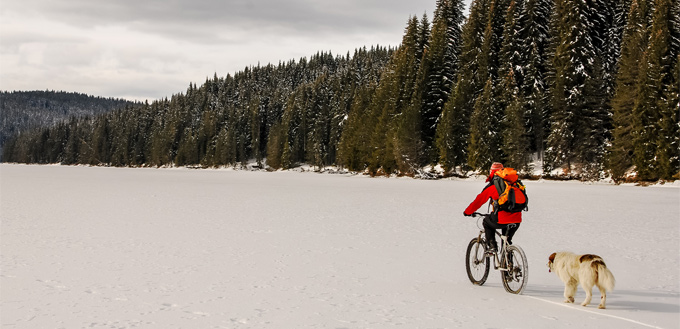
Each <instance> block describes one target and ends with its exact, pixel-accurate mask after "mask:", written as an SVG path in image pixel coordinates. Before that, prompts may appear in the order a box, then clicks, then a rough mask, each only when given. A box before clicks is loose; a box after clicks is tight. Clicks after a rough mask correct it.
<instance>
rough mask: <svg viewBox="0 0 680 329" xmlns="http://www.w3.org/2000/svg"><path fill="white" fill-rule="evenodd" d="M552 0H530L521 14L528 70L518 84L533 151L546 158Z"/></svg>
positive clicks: (524, 52) (526, 68)
mask: <svg viewBox="0 0 680 329" xmlns="http://www.w3.org/2000/svg"><path fill="white" fill-rule="evenodd" d="M552 10H553V1H552V0H527V1H526V3H525V6H524V9H523V11H522V17H523V19H522V20H521V21H520V24H521V26H522V33H521V35H522V36H521V39H522V40H524V48H523V49H524V50H523V51H522V53H523V54H525V60H524V61H525V63H526V67H525V68H524V74H523V79H522V80H523V82H522V83H521V84H519V86H520V88H521V91H522V95H523V96H522V97H523V98H524V102H525V106H526V111H527V113H528V116H529V126H528V128H527V132H528V134H529V136H530V140H529V142H530V145H531V148H530V149H531V150H532V151H534V152H537V153H538V155H539V156H540V157H542V156H543V151H544V145H545V142H546V136H547V135H548V119H549V110H548V101H547V97H546V94H547V89H548V85H547V82H546V72H547V68H546V66H547V62H548V58H547V57H548V55H547V52H548V51H547V48H548V39H549V37H550V33H549V32H550V31H549V30H550V13H551V12H552Z"/></svg>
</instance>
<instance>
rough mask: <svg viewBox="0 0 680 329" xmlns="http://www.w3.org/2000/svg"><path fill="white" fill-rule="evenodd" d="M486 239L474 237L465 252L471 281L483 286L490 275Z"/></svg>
mask: <svg viewBox="0 0 680 329" xmlns="http://www.w3.org/2000/svg"><path fill="white" fill-rule="evenodd" d="M485 252H486V250H485V248H484V240H483V239H482V240H480V239H478V238H474V239H472V241H470V243H469V244H468V247H467V251H466V252H465V270H466V271H467V275H468V278H469V279H470V282H472V284H474V285H478V286H481V285H483V284H484V282H486V279H487V278H488V277H489V263H490V262H489V258H488V257H486V255H485Z"/></svg>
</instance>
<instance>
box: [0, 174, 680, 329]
mask: <svg viewBox="0 0 680 329" xmlns="http://www.w3.org/2000/svg"><path fill="white" fill-rule="evenodd" d="M525 183H526V185H527V191H528V194H529V198H530V203H529V211H528V212H526V213H525V214H524V222H523V224H522V226H521V228H520V230H519V231H518V233H517V235H516V236H515V239H514V241H515V243H516V244H518V245H520V246H522V248H523V249H524V251H525V252H526V254H527V256H528V260H529V270H530V272H529V274H530V275H529V283H528V286H527V289H526V290H525V292H524V294H523V295H511V294H508V293H506V292H505V290H504V289H503V286H502V284H501V281H500V275H499V274H498V272H497V271H493V270H492V272H491V274H490V277H489V280H488V281H487V283H486V284H485V285H484V286H481V287H478V286H473V285H472V284H470V282H469V281H468V278H467V275H466V273H465V267H464V256H465V248H466V246H467V244H468V242H469V241H470V240H471V239H472V238H473V237H474V236H476V235H477V233H478V231H479V230H478V228H477V223H476V220H475V219H471V218H467V217H463V216H462V211H463V209H464V208H465V207H466V206H467V205H468V204H469V203H470V202H471V201H472V200H473V199H474V197H475V196H476V194H477V193H479V192H480V191H481V189H482V188H483V187H484V185H485V183H484V182H483V181H480V180H474V179H473V180H438V181H425V180H413V179H409V178H390V179H386V178H368V177H365V176H352V175H330V174H315V173H298V172H274V173H266V172H246V171H233V170H190V169H122V168H91V167H64V166H23V165H7V164H3V165H0V224H1V226H0V254H1V258H0V262H1V263H0V265H1V268H0V270H1V271H0V302H1V305H0V306H1V313H0V322H1V326H2V328H3V329H5V328H7V329H10V328H393V327H401V328H548V327H549V328H574V327H576V328H580V329H584V328H678V327H679V326H680V188H678V187H677V186H674V187H668V186H667V187H663V186H655V187H646V188H643V187H633V186H612V185H588V184H582V183H579V182H549V181H538V182H536V181H527V182H525ZM482 210H485V208H483V209H482ZM561 250H568V251H573V252H575V253H594V254H598V255H600V256H602V257H603V258H604V260H605V262H606V263H607V265H608V267H609V268H610V269H611V271H612V272H613V273H614V276H615V277H616V280H617V284H616V288H615V290H614V291H613V292H611V293H609V294H608V301H607V306H608V308H607V309H605V310H599V309H597V302H598V300H599V292H598V291H597V289H595V291H594V298H593V300H594V302H593V303H591V305H590V306H589V307H582V306H580V305H579V303H580V302H581V301H582V300H583V298H584V293H583V290H582V289H581V288H579V291H578V292H577V295H576V301H577V304H563V303H562V300H563V296H562V291H563V285H562V283H561V281H560V280H559V279H558V278H557V276H556V275H555V274H554V273H548V269H547V267H546V262H547V258H548V255H550V254H551V253H552V252H555V251H561Z"/></svg>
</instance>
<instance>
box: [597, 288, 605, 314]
mask: <svg viewBox="0 0 680 329" xmlns="http://www.w3.org/2000/svg"><path fill="white" fill-rule="evenodd" d="M597 289H600V295H602V297H600V305H597V308H602V309H604V308H606V306H605V304H606V303H607V290H605V289H602V287H600V285H599V284H598V285H597Z"/></svg>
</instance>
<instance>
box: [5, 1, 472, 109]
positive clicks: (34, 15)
mask: <svg viewBox="0 0 680 329" xmlns="http://www.w3.org/2000/svg"><path fill="white" fill-rule="evenodd" d="M469 1H470V0H466V1H465V2H466V8H465V11H466V13H467V10H468V6H469ZM435 4H436V0H337V1H327V0H251V1H248V0H222V1H220V0H106V1H104V0H3V1H2V3H1V4H0V90H5V91H13V90H47V89H49V90H56V91H68V92H80V93H85V94H89V95H94V96H103V97H117V98H126V99H130V100H142V101H143V100H147V99H148V100H149V101H152V100H155V99H159V98H163V97H166V96H167V97H170V96H172V94H175V93H179V92H184V91H185V90H186V89H187V87H188V86H189V83H190V82H195V83H197V84H199V85H200V84H202V83H203V82H204V81H205V79H206V77H212V76H213V75H214V74H215V73H217V75H218V76H226V75H227V74H228V73H232V74H233V73H234V72H237V71H241V70H243V69H244V68H245V67H246V66H248V65H257V64H258V63H260V64H262V65H266V64H267V63H274V64H278V63H279V61H284V62H285V61H288V60H290V59H295V60H296V61H297V60H299V59H300V58H301V57H309V56H310V55H312V54H314V53H316V52H317V51H320V50H323V51H331V52H332V53H333V54H334V55H338V54H342V55H345V54H346V53H347V51H350V52H351V53H353V51H354V49H355V48H358V47H362V46H364V45H366V46H369V47H370V46H371V45H375V44H380V45H383V46H387V45H391V46H396V45H398V44H399V43H400V42H401V38H402V36H403V32H404V28H405V27H406V23H407V21H408V18H409V16H412V15H416V16H418V17H419V18H420V17H422V15H423V14H424V13H427V15H428V17H429V18H430V21H431V20H432V16H433V12H434V8H435Z"/></svg>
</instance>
